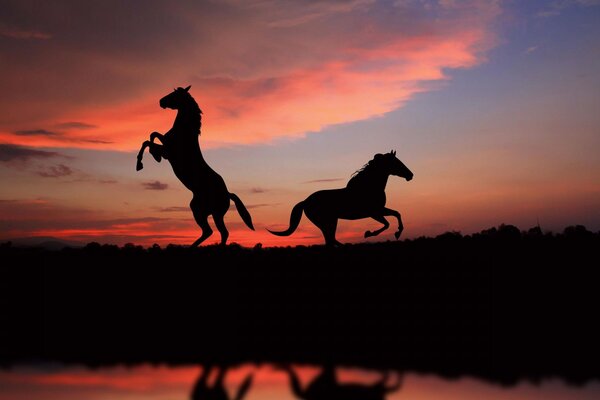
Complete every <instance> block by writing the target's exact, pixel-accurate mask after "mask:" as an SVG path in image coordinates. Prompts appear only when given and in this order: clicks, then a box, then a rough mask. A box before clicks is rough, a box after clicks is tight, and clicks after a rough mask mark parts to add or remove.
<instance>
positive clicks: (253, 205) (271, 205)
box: [231, 203, 281, 210]
mask: <svg viewBox="0 0 600 400" xmlns="http://www.w3.org/2000/svg"><path fill="white" fill-rule="evenodd" d="M280 204H281V203H258V204H246V208H247V209H248V210H252V209H255V208H261V207H274V206H278V205H280ZM231 208H232V209H235V208H236V207H235V204H231Z"/></svg>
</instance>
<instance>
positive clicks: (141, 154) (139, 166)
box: [135, 140, 151, 171]
mask: <svg viewBox="0 0 600 400" xmlns="http://www.w3.org/2000/svg"><path fill="white" fill-rule="evenodd" d="M150 143H151V142H150V141H149V140H146V141H144V143H142V147H141V148H140V151H139V152H138V155H137V164H136V166H135V170H136V171H139V170H141V169H142V168H144V164H142V158H144V150H146V147H148V146H150Z"/></svg>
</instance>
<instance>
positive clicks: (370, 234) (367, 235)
mask: <svg viewBox="0 0 600 400" xmlns="http://www.w3.org/2000/svg"><path fill="white" fill-rule="evenodd" d="M371 236H373V234H372V233H371V231H366V232H365V238H368V237H371Z"/></svg>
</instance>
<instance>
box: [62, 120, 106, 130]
mask: <svg viewBox="0 0 600 400" xmlns="http://www.w3.org/2000/svg"><path fill="white" fill-rule="evenodd" d="M56 127H57V128H58V129H65V130H69V129H95V128H97V127H98V126H97V125H92V124H88V123H85V122H79V121H71V122H60V123H58V124H56Z"/></svg>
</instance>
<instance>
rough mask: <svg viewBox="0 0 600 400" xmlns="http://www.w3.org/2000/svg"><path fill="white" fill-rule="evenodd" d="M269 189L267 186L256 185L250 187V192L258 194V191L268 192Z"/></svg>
mask: <svg viewBox="0 0 600 400" xmlns="http://www.w3.org/2000/svg"><path fill="white" fill-rule="evenodd" d="M268 191H269V189H265V188H262V187H258V186H255V187H253V188H250V190H249V192H250V193H253V194H258V193H266V192H268Z"/></svg>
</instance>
